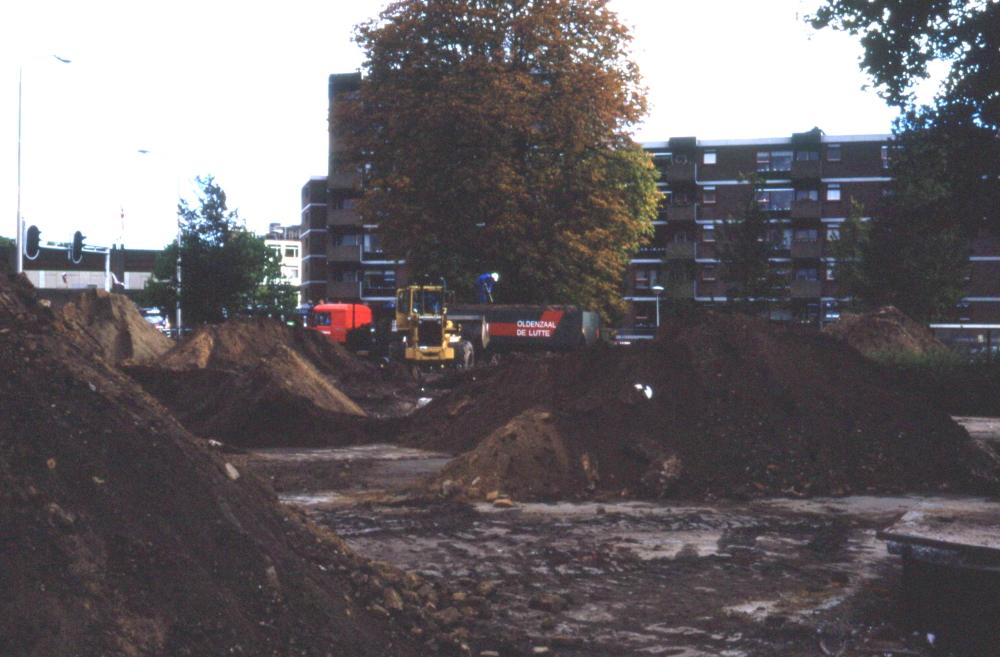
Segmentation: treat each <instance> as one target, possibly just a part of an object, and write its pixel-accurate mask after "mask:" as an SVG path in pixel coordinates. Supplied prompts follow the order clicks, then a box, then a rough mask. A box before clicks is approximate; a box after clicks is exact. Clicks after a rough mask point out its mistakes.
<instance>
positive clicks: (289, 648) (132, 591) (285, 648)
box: [0, 276, 468, 657]
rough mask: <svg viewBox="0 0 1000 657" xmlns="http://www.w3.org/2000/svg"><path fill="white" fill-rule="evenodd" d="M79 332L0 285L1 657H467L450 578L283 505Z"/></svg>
mask: <svg viewBox="0 0 1000 657" xmlns="http://www.w3.org/2000/svg"><path fill="white" fill-rule="evenodd" d="M79 333H80V331H79V327H74V326H70V325H68V324H66V323H65V322H64V321H63V320H62V319H61V318H59V317H56V316H54V315H53V314H52V313H51V311H49V310H48V309H47V308H44V307H42V306H41V305H40V304H39V303H38V302H37V299H36V297H35V295H34V290H33V288H31V286H30V284H29V283H28V282H27V279H25V278H24V277H23V276H22V277H21V279H19V280H15V279H8V278H7V277H4V278H2V279H0V369H2V371H3V372H4V376H3V377H2V379H0V592H2V593H0V654H2V655H39V656H41V655H45V656H49V655H53V656H62V655H66V656H70V655H73V656H77V655H79V656H90V655H114V656H117V655H128V656H133V655H171V656H173V655H205V656H209V655H211V656H217V655H224V654H225V655H240V654H243V655H281V656H282V657H284V656H287V655H318V656H327V655H344V656H348V655H351V656H353V655H424V654H429V653H432V652H436V651H439V650H445V651H447V649H449V646H451V647H452V648H454V649H455V650H458V651H462V650H463V649H462V643H463V641H464V636H465V634H464V630H462V629H461V625H462V622H463V621H462V619H463V618H465V615H464V614H463V613H461V611H459V610H456V609H452V611H451V612H449V614H448V615H447V617H437V616H435V614H436V610H434V608H433V607H426V603H427V602H428V601H429V600H431V599H434V600H438V599H450V597H451V596H452V595H453V592H452V590H451V589H449V588H448V587H447V585H446V584H445V582H444V581H443V580H441V579H437V580H435V581H434V582H427V581H425V580H424V579H422V578H420V577H418V576H415V575H407V574H405V573H403V572H402V571H399V570H397V569H395V568H393V567H391V566H389V565H387V564H384V563H379V562H373V561H370V560H368V559H365V558H362V557H360V556H358V555H357V554H356V553H354V552H353V551H352V550H351V549H349V548H348V547H347V546H346V545H345V544H344V542H343V541H341V540H340V539H339V538H337V537H336V536H334V535H333V534H331V533H330V532H328V531H326V530H323V529H321V528H319V527H317V526H315V525H313V524H311V523H310V522H308V521H306V520H305V519H304V518H303V516H302V515H301V513H299V512H297V511H296V510H295V509H293V508H291V507H284V506H281V505H280V504H279V503H278V500H277V499H276V498H275V496H274V494H273V492H272V491H271V489H270V488H269V487H268V486H267V485H266V484H265V483H264V482H263V481H262V480H261V479H260V478H258V477H257V476H255V475H253V474H252V473H250V472H248V471H246V470H240V469H239V468H237V467H236V466H234V465H233V464H232V463H231V462H228V461H226V460H225V458H224V457H223V456H222V455H221V454H220V453H218V452H213V451H212V450H211V449H209V448H208V447H207V446H206V443H204V442H202V441H201V440H199V439H197V438H195V437H194V436H192V435H191V434H190V433H188V432H187V431H186V430H185V429H184V428H183V427H182V426H181V425H180V424H178V423H177V421H176V420H174V418H173V417H172V416H171V415H169V414H168V413H167V412H166V410H165V409H164V408H163V407H162V406H161V405H160V404H159V403H157V402H156V401H155V400H153V399H152V398H151V397H150V396H149V395H148V394H146V393H145V392H144V391H143V390H142V389H141V388H140V387H139V386H137V385H136V384H135V383H134V382H133V381H132V380H131V379H130V378H128V377H126V376H124V375H123V374H121V373H120V372H119V371H118V370H116V369H115V368H114V367H112V366H111V365H110V364H109V363H108V361H106V360H105V358H104V356H103V355H102V353H101V351H100V350H99V349H97V348H96V347H95V345H94V342H93V338H83V337H81V336H80V335H79ZM456 607H461V609H462V610H464V609H466V608H467V607H468V605H456ZM456 615H457V616H456ZM465 651H466V652H467V651H468V649H467V648H466V649H465Z"/></svg>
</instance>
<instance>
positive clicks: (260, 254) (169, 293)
mask: <svg viewBox="0 0 1000 657" xmlns="http://www.w3.org/2000/svg"><path fill="white" fill-rule="evenodd" d="M196 182H197V185H198V188H199V192H198V205H197V207H191V206H190V205H189V204H188V202H187V201H186V200H182V201H181V202H180V204H179V205H178V207H177V213H178V215H179V217H180V221H181V238H182V248H181V310H182V312H183V317H184V322H185V324H187V325H192V324H204V323H217V322H222V321H224V320H225V319H226V318H228V317H234V316H236V315H245V314H260V315H268V316H272V317H284V316H287V315H289V314H291V312H292V311H293V310H294V309H295V307H296V305H297V303H298V300H297V295H296V292H295V287H294V286H292V285H291V284H290V283H288V282H287V281H282V280H281V255H280V254H279V253H275V252H274V251H272V250H271V249H270V248H269V247H268V246H267V245H266V244H264V240H262V239H260V238H258V237H256V236H255V235H253V233H251V232H250V231H248V230H247V229H246V227H245V225H244V222H243V220H241V219H240V218H239V215H238V213H237V211H236V210H232V211H230V210H229V209H228V207H227V205H226V193H225V191H223V189H222V188H221V187H220V186H219V185H218V184H217V183H216V182H215V179H214V178H213V177H212V176H206V177H204V178H202V177H198V178H196ZM177 248H178V245H177V241H176V240H175V241H174V242H173V243H172V244H171V245H170V246H168V247H167V248H166V249H164V251H163V253H161V254H160V255H159V256H157V258H156V261H155V263H154V265H153V278H151V279H150V280H149V281H148V282H147V283H146V288H145V295H146V300H145V302H146V303H148V304H149V305H151V306H155V307H157V308H160V309H161V310H163V311H164V312H169V313H171V316H172V314H173V311H174V309H176V307H177V268H176V267H177Z"/></svg>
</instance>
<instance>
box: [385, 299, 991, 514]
mask: <svg viewBox="0 0 1000 657" xmlns="http://www.w3.org/2000/svg"><path fill="white" fill-rule="evenodd" d="M927 402H928V400H926V399H923V398H921V397H920V396H919V395H915V394H914V393H913V392H912V391H911V390H909V389H908V388H904V387H903V386H901V385H900V384H899V383H898V382H896V381H895V380H894V379H893V378H892V377H891V376H890V375H889V374H888V373H887V372H886V371H885V370H883V369H882V368H881V367H880V366H879V365H877V364H875V363H873V362H872V361H870V360H868V359H867V358H865V357H863V356H862V355H861V354H859V353H858V352H857V351H855V350H854V349H852V348H851V347H849V346H848V345H846V344H845V343H843V342H841V341H839V340H836V339H833V338H830V337H828V336H826V335H823V334H820V333H817V332H816V331H810V330H804V329H799V328H798V327H786V326H778V325H774V324H771V323H768V322H765V321H763V320H757V319H753V318H748V317H743V316H739V315H726V314H716V313H697V314H695V315H693V316H692V317H689V318H687V319H684V320H677V321H673V322H671V323H669V324H668V325H666V326H664V327H663V328H662V330H661V331H660V333H659V335H658V337H657V338H656V339H655V340H653V341H650V343H647V344H645V345H642V346H638V347H635V348H631V349H627V350H621V349H615V348H611V347H604V348H597V349H592V350H588V351H586V352H582V353H574V354H569V355H566V356H559V357H549V358H522V359H516V360H515V361H514V362H512V363H510V364H509V365H508V366H505V367H500V368H497V369H494V370H484V371H481V372H480V373H478V374H477V375H475V379H474V380H469V381H467V382H466V383H464V384H462V385H460V386H458V387H457V388H456V389H455V390H453V391H452V392H450V393H448V394H447V395H445V396H444V397H442V398H441V399H440V400H438V402H436V403H434V404H431V405H429V406H427V407H426V408H424V409H421V410H419V411H417V413H415V414H414V415H413V418H412V425H411V427H410V428H409V429H408V430H407V431H406V432H404V434H403V436H402V438H401V440H402V442H403V444H406V445H411V446H416V447H421V448H424V449H431V450H436V451H445V452H449V453H452V454H462V456H461V457H460V458H459V459H457V460H456V461H455V462H454V463H452V464H450V465H449V466H448V467H447V468H445V469H444V470H443V471H442V472H441V473H440V474H439V475H438V476H437V477H436V478H435V479H434V481H433V482H432V483H431V485H430V490H431V491H440V492H441V493H443V494H445V495H446V496H451V495H457V496H458V497H460V498H463V499H471V500H476V499H484V498H487V499H489V498H491V497H511V498H513V499H521V500H557V499H579V498H584V497H597V498H602V499H607V498H611V497H642V498H670V499H695V498H697V499H712V498H716V497H726V498H731V499H749V498H756V497H766V496H776V495H777V496H790V497H808V496H815V495H835V496H836V495H847V494H858V493H863V494H870V493H876V492H877V493H902V492H930V491H954V492H971V493H978V494H987V495H992V496H995V495H997V494H998V492H1000V459H998V457H997V454H996V452H994V451H993V449H992V448H990V447H989V446H987V445H986V444H985V443H983V442H982V441H981V440H979V439H974V438H970V437H969V435H968V433H967V432H966V431H965V430H964V429H963V428H962V427H960V426H959V425H957V424H956V423H955V422H954V421H953V420H952V419H951V418H950V417H949V416H948V415H947V414H946V413H945V412H944V411H942V410H940V409H938V408H935V407H934V405H933V404H931V403H927Z"/></svg>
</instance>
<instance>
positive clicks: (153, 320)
mask: <svg viewBox="0 0 1000 657" xmlns="http://www.w3.org/2000/svg"><path fill="white" fill-rule="evenodd" d="M139 314H140V315H142V317H143V319H145V320H146V321H147V322H149V323H150V324H152V325H153V326H155V327H156V328H157V329H159V330H160V331H162V332H163V333H170V320H168V319H167V318H166V317H164V316H163V314H162V313H161V312H160V309H159V308H140V309H139Z"/></svg>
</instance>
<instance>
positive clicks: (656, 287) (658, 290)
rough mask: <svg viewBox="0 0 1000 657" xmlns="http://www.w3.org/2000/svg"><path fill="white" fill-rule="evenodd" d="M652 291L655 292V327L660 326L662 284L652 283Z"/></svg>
mask: <svg viewBox="0 0 1000 657" xmlns="http://www.w3.org/2000/svg"><path fill="white" fill-rule="evenodd" d="M652 289H653V293H654V294H656V328H659V327H660V295H661V294H663V286H662V285H654V286H653V288H652Z"/></svg>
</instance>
